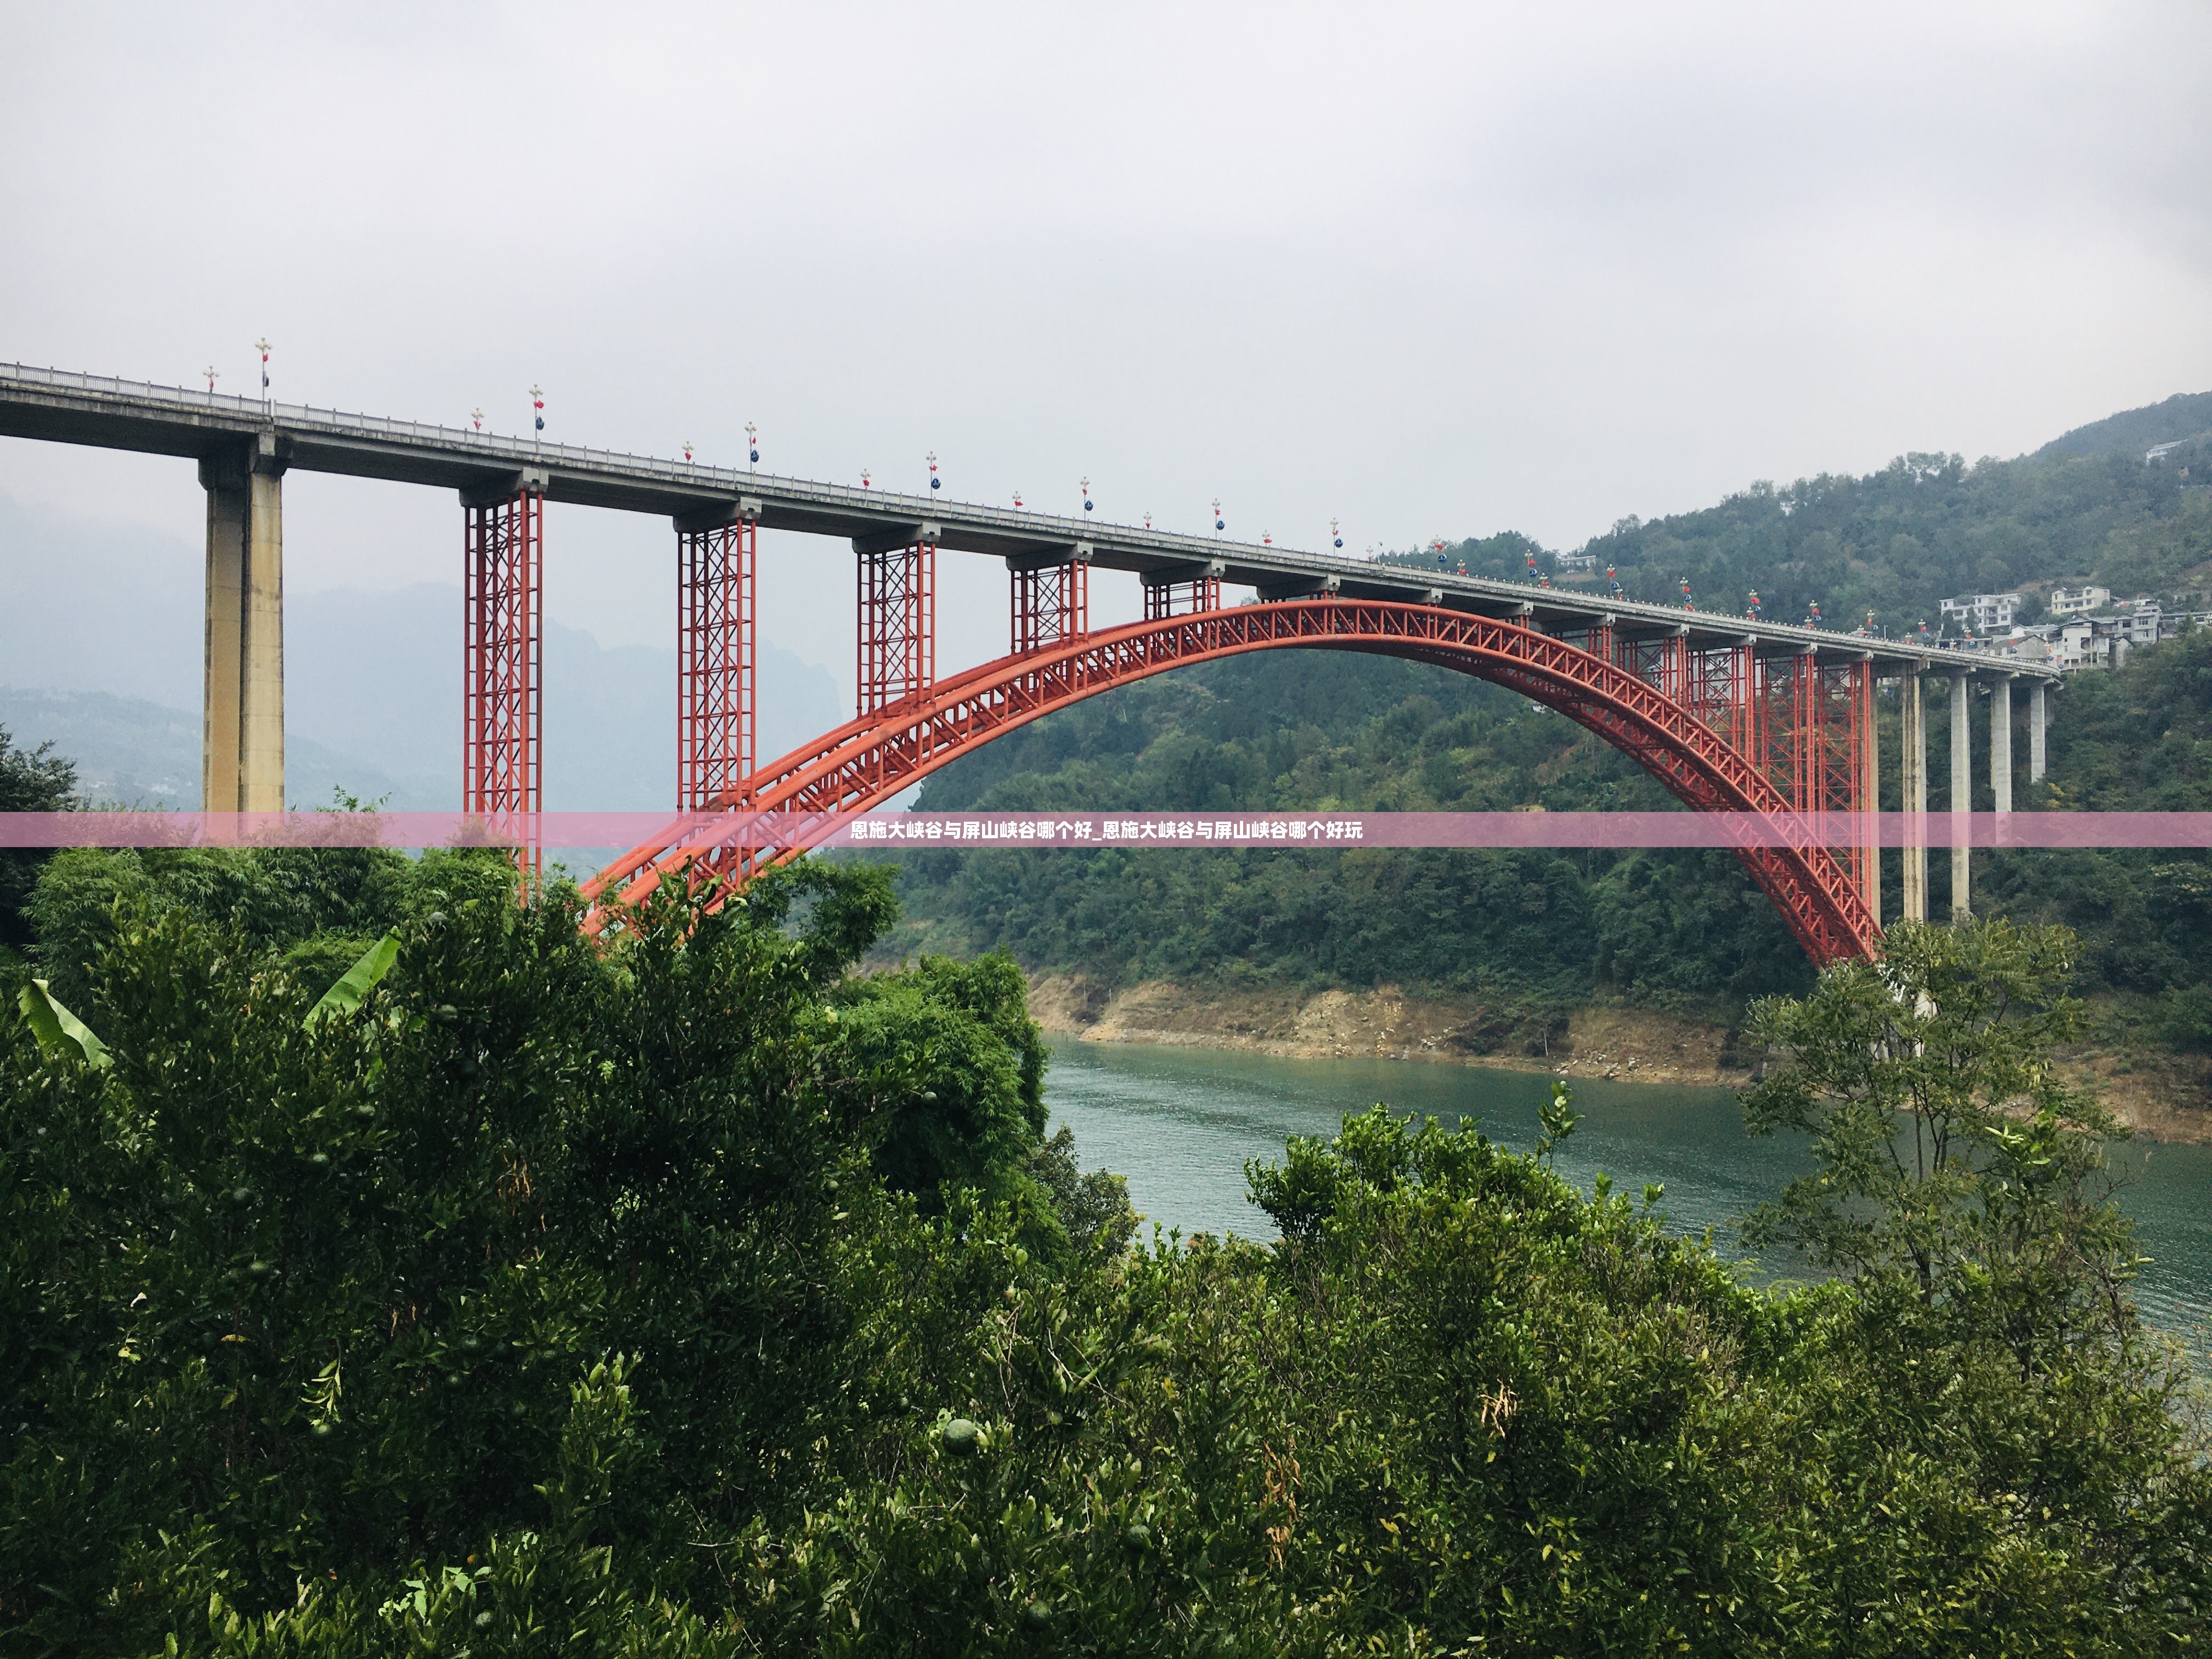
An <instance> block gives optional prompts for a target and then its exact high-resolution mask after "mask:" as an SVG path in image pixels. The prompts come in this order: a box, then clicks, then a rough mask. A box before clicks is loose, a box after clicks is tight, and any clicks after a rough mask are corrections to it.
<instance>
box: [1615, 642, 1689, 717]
mask: <svg viewBox="0 0 2212 1659" xmlns="http://www.w3.org/2000/svg"><path fill="white" fill-rule="evenodd" d="M1687 643H1688V642H1687V641H1686V640H1685V639H1684V638H1683V637H1682V635H1679V634H1668V635H1660V636H1658V637H1656V638H1649V637H1647V638H1644V639H1626V640H1623V641H1620V647H1619V649H1620V665H1621V666H1622V667H1623V668H1626V670H1627V671H1629V672H1630V673H1632V674H1633V675H1635V676H1636V678H1638V679H1639V680H1642V681H1643V682H1644V684H1646V685H1649V686H1652V687H1654V688H1656V690H1658V691H1660V692H1661V693H1662V695H1664V696H1669V697H1672V698H1674V700H1675V701H1676V702H1681V701H1682V700H1683V690H1682V686H1683V680H1684V678H1685V677H1686V666H1687V662H1688V653H1687V650H1686V647H1687Z"/></svg>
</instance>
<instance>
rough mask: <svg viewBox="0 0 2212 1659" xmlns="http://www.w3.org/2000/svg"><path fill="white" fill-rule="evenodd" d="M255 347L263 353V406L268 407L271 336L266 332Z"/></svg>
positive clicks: (255, 343) (211, 389) (211, 387)
mask: <svg viewBox="0 0 2212 1659" xmlns="http://www.w3.org/2000/svg"><path fill="white" fill-rule="evenodd" d="M253 349H255V350H256V351H258V352H259V353H260V354H261V406H262V408H264V409H266V408H268V407H269V337H268V336H267V335H265V334H264V335H263V336H262V337H260V338H259V339H258V340H256V341H255V342H254V343H253ZM208 390H209V391H210V392H212V391H213V390H215V388H214V387H213V386H209V388H208Z"/></svg>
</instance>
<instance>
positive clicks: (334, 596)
mask: <svg viewBox="0 0 2212 1659" xmlns="http://www.w3.org/2000/svg"><path fill="white" fill-rule="evenodd" d="M202 580H203V566H202V555H201V553H200V550H198V549H197V548H194V547H191V546H187V545H186V544H184V543H182V542H180V541H179V540H177V539H176V538H168V537H164V536H161V535H160V534H159V533H158V532H148V531H143V530H112V529H107V528H104V527H100V526H92V525H87V524H84V523H82V522H80V521H76V520H70V519H67V518H64V517H62V516H60V515H58V514H51V513H29V512H26V511H25V510H24V509H22V508H21V507H19V506H17V505H16V504H15V502H14V501H10V500H9V498H8V497H6V496H5V495H0V724H4V725H6V726H8V727H9V729H10V731H12V732H14V733H15V736H16V738H18V739H19V740H20V741H21V742H23V743H25V744H38V743H40V742H41V741H44V740H45V739H46V738H52V739H54V741H55V744H56V746H57V747H58V748H59V749H61V750H64V752H66V753H68V754H70V755H71V756H72V757H75V758H76V760H77V761H78V763H79V766H80V770H81V773H82V777H83V780H84V784H85V787H86V788H87V790H88V792H89V793H92V794H93V795H94V797H95V798H98V799H118V800H130V801H144V802H146V803H147V804H149V805H151V804H153V803H155V802H157V801H158V802H160V803H161V804H163V805H171V806H197V805H198V804H199V775H200V714H199V708H200V698H201V683H202V669H201V661H200V653H201V649H202V631H203V626H204V624H203V612H202V594H201V583H202ZM284 664H285V687H284V691H285V748H286V756H285V759H286V767H285V773H286V775H285V785H286V788H285V793H286V795H287V797H288V799H289V800H290V801H291V802H292V803H293V804H295V805H311V804H313V803H316V802H319V801H322V800H325V799H328V798H329V795H330V791H331V787H333V786H337V787H343V788H345V789H347V790H349V791H350V792H351V793H355V794H356V795H359V796H361V797H362V798H363V799H375V798H377V797H379V796H387V797H388V798H389V805H391V806H392V807H393V808H394V809H396V810H403V811H404V810H414V811H442V810H450V809H453V808H456V807H458V806H459V805H460V769H461V591H460V589H459V586H447V585H444V584H438V583H423V584H421V585H419V586H413V587H406V588H400V589H398V590H396V591H387V592H344V591H325V592H294V593H291V594H289V595H288V596H287V599H286V605H285V617H284ZM760 669H761V710H760V742H761V748H762V752H763V757H764V758H773V757H775V756H777V755H780V754H781V753H783V752H784V751H785V750H788V749H791V748H793V747H794V746H796V745H797V744H800V743H803V742H805V740H806V739H807V738H810V737H812V736H813V735H814V734H816V733H817V732H823V731H826V730H828V729H829V727H831V726H836V724H838V722H839V721H841V720H843V719H844V718H846V714H845V711H844V708H843V706H842V702H841V700H840V697H839V696H838V692H837V687H836V681H835V680H834V679H832V678H831V677H830V675H829V673H828V671H825V670H823V669H820V668H817V667H813V666H811V665H809V664H806V663H805V662H802V661H801V660H800V659H799V658H798V657H796V656H794V655H793V654H792V653H789V652H787V651H783V650H781V649H778V648H777V647H774V646H763V647H762V650H761V658H760ZM545 796H546V800H545V804H546V805H547V806H548V807H549V808H550V809H552V810H555V811H652V810H655V809H658V808H660V807H668V806H673V805H674V804H675V799H676V653H675V651H674V650H673V649H672V648H670V649H653V648H651V647H643V646H622V647H614V648H611V649H609V648H606V647H602V646H600V644H599V641H596V640H595V639H593V638H592V636H591V635H589V634H587V633H585V632H584V631H582V630H581V629H573V628H563V627H561V626H559V625H558V624H549V625H548V626H547V628H546V635H545Z"/></svg>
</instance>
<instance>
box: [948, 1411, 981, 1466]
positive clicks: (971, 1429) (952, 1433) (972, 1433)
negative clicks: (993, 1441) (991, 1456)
mask: <svg viewBox="0 0 2212 1659" xmlns="http://www.w3.org/2000/svg"><path fill="white" fill-rule="evenodd" d="M939 1439H941V1440H942V1441H943V1443H944V1445H945V1450H946V1451H947V1452H948V1453H950V1454H951V1455H952V1456H954V1457H973V1456H974V1455H975V1454H976V1453H977V1452H978V1451H980V1450H981V1449H982V1446H983V1431H982V1430H981V1429H980V1428H978V1427H977V1426H976V1425H975V1424H973V1423H971V1422H969V1420H968V1419H966V1418H964V1417H956V1418H954V1419H952V1420H951V1422H950V1423H947V1424H946V1425H945V1428H944V1431H943V1433H942V1434H941V1435H940V1436H939Z"/></svg>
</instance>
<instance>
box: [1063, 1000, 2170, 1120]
mask: <svg viewBox="0 0 2212 1659" xmlns="http://www.w3.org/2000/svg"><path fill="white" fill-rule="evenodd" d="M1030 1013H1031V1014H1032V1015H1033V1016H1034V1017H1035V1018H1036V1021H1037V1023H1038V1024H1040V1025H1042V1026H1043V1027H1044V1029H1045V1030H1048V1031H1051V1032H1054V1033H1057V1034H1060V1035H1064V1036H1074V1037H1079V1038H1081V1039H1083V1040H1085V1041H1086V1042H1149V1043H1161V1044H1167V1045H1172V1046H1182V1047H1189V1048H1232V1049H1242V1050H1244V1051H1246V1052H1249V1053H1252V1054H1270V1055H1273V1056H1275V1057H1277V1058H1279V1059H1284V1060H1341V1059H1351V1058H1353V1057H1355V1056H1358V1057H1366V1058H1372V1059H1376V1060H1431V1061H1435V1062H1437V1063H1440V1064H1444V1065H1455V1066H1502V1067H1506V1068H1509V1069H1511V1070H1515V1071H1529V1072H1544V1073H1550V1074H1553V1075H1555V1076H1561V1077H1569V1078H1575V1077H1607V1078H1615V1079H1620V1080H1621V1081H1624V1082H1632V1083H1685V1084H1704V1085H1717V1086H1721V1087H1732V1086H1740V1085H1743V1084H1746V1083H1748V1082H1749V1081H1751V1079H1752V1076H1753V1072H1752V1067H1753V1065H1754V1064H1755V1063H1756V1061H1757V1060H1758V1058H1759V1056H1758V1055H1757V1054H1754V1053H1753V1052H1750V1051H1749V1050H1748V1049H1747V1048H1739V1047H1738V1046H1737V1044H1736V1042H1735V1036H1736V1034H1735V1032H1733V1031H1731V1030H1728V1029H1727V1028H1725V1027H1723V1026H1719V1025H1711V1024H1699V1023H1698V1022H1696V1021H1693V1020H1685V1019H1677V1018H1672V1017H1670V1016H1668V1015H1665V1014H1658V1013H1650V1012H1644V1011H1641V1010H1637V1009H1626V1008H1580V1009H1577V1010H1576V1011H1574V1012H1573V1013H1571V1015H1569V1016H1568V1017H1567V1018H1565V1020H1564V1021H1562V1020H1560V1019H1559V1018H1557V1017H1556V1016H1551V1015H1547V1014H1544V1013H1541V1012H1536V1011H1534V1010H1530V1009H1527V1008H1522V1007H1517V1006H1514V1005H1510V1004H1507V1005H1504V1006H1501V1005H1499V1004H1497V1003H1494V1002H1486V1001H1484V1000H1479V999H1476V998H1472V997H1465V998H1460V997H1449V996H1441V997H1440V996H1428V995H1410V994H1407V993H1406V992H1403V991H1401V990H1399V989H1397V988H1396V987H1390V986H1384V987H1380V988H1378V989H1376V990H1372V991H1295V990H1287V989H1282V988H1279V987H1267V988H1242V989H1240V988H1230V987H1210V986H1189V985H1177V984H1174V983H1171V982H1170V981H1165V980H1148V981H1146V982H1144V983H1143V984H1140V985H1133V986H1129V987H1126V988H1124V989H1122V990H1119V991H1114V990H1109V989H1108V988H1107V987H1104V986H1102V985H1099V984H1097V982H1095V981H1091V980H1089V979H1086V978H1085V977H1084V976H1083V975H1075V974H1049V975H1038V976H1036V977H1035V978H1033V979H1032V980H1031V981H1030ZM2064 1063H2065V1066H2066V1069H2067V1071H2068V1072H2069V1073H2070V1074H2071V1080H2072V1081H2074V1082H2075V1084H2076V1085H2089V1086H2093V1088H2094V1089H2095V1090H2096V1091H2097V1093H2098V1095H2099V1097H2100V1098H2101V1099H2103V1100H2104V1102H2105V1103H2106V1104H2107V1105H2108V1106H2110V1107H2111V1108H2112V1109H2113V1110H2114V1111H2116V1112H2118V1114H2119V1115H2120V1118H2121V1120H2122V1121H2124V1122H2125V1123H2127V1124H2128V1125H2129V1127H2131V1128H2132V1129H2134V1130H2135V1131H2136V1133H2137V1134H2138V1135H2140V1136H2142V1138H2144V1139H2149V1140H2162V1141H2189V1142H2212V1111H2208V1109H2207V1108H2208V1106H2212V1063H2208V1062H2205V1061H2203V1060H2190V1059H2187V1058H2185V1057H2181V1056H2173V1055H2160V1056H2155V1057H2151V1058H2148V1059H2146V1058H2144V1057H2142V1056H2139V1055H2138V1056H2128V1057H2122V1056H2119V1055H2117V1054H2113V1053H2112V1052H2110V1051H2107V1050H2105V1049H2101V1048H2084V1049H2081V1050H2078V1051H2076V1052H2075V1053H2074V1054H2070V1055H2069V1056H2068V1057H2067V1058H2066V1060H2065V1062H2064Z"/></svg>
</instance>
